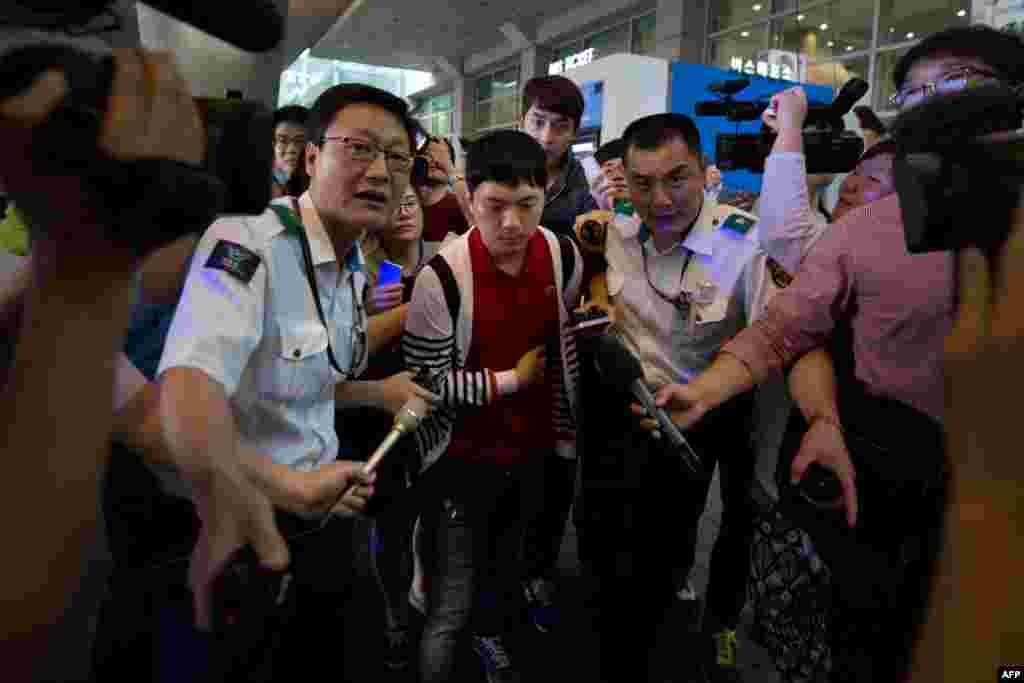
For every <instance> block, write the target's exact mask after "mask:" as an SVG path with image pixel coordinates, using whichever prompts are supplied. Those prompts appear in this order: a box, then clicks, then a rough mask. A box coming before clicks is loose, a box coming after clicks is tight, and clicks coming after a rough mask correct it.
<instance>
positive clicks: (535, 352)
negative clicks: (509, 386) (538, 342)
mask: <svg viewBox="0 0 1024 683" xmlns="http://www.w3.org/2000/svg"><path fill="white" fill-rule="evenodd" d="M546 366H547V357H546V354H545V353H544V347H543V346H536V347H534V348H532V349H530V350H529V351H527V352H526V353H525V354H523V357H522V358H520V359H519V362H518V363H516V379H517V380H518V381H519V388H520V389H522V388H524V387H528V386H530V385H532V384H536V383H538V382H542V381H544V370H545V368H546Z"/></svg>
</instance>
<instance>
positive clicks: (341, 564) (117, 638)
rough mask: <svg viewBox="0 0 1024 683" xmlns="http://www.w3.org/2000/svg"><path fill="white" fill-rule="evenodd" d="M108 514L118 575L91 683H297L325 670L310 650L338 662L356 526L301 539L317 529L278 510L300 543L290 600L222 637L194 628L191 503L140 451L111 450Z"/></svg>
mask: <svg viewBox="0 0 1024 683" xmlns="http://www.w3.org/2000/svg"><path fill="white" fill-rule="evenodd" d="M104 511H105V517H106V520H107V527H108V536H109V538H110V545H111V552H112V554H113V556H114V565H115V569H114V575H113V577H112V579H111V583H110V597H109V599H108V601H107V602H106V604H104V606H103V608H102V609H101V614H100V621H99V624H98V627H97V637H96V644H95V646H94V653H93V662H94V664H93V670H94V679H95V680H97V681H106V680H117V679H118V678H127V679H129V680H153V681H168V682H170V681H175V682H177V681H182V680H192V681H207V680H210V681H214V680H215V681H234V680H238V681H275V680H294V679H295V678H297V677H301V676H302V675H303V674H308V675H310V676H312V675H313V674H315V673H317V672H319V671H322V662H318V661H317V660H316V658H314V657H310V656H309V655H310V653H312V652H331V653H332V655H331V657H332V661H333V662H334V663H335V665H339V661H340V659H341V657H340V655H339V654H338V649H339V648H338V643H339V640H340V639H341V627H342V625H343V623H344V620H345V619H351V615H347V614H345V611H344V608H345V605H346V604H347V597H348V592H349V587H350V576H351V571H352V570H351V566H352V560H351V548H352V523H351V521H349V520H343V519H336V520H334V521H332V522H331V523H330V524H329V525H328V526H327V527H326V529H324V530H323V531H322V532H319V533H314V534H311V535H308V536H304V537H302V538H297V539H295V538H294V537H295V536H297V535H298V534H300V533H301V532H302V531H305V530H308V529H310V528H312V526H311V524H310V523H308V522H305V521H303V520H299V519H297V518H295V517H294V516H291V515H286V514H283V513H278V526H279V528H280V530H281V531H282V533H284V534H285V536H286V537H287V538H290V539H294V540H290V541H289V549H290V551H291V554H292V563H291V567H290V571H291V573H292V577H293V580H292V584H291V591H292V593H291V598H290V600H289V602H288V603H287V606H286V608H285V609H282V610H280V611H278V612H276V613H274V614H271V615H262V614H261V615H260V620H259V623H253V624H247V626H251V628H243V629H238V630H235V629H233V630H232V633H233V634H234V635H233V636H231V637H224V636H217V635H211V634H207V633H201V632H199V631H197V630H196V629H195V628H194V626H193V614H192V594H191V591H190V590H189V588H188V585H187V570H188V560H187V558H188V556H189V554H190V553H191V549H192V547H193V545H194V544H195V539H196V537H197V532H198V529H199V523H198V520H197V519H196V517H195V514H194V512H193V511H192V506H191V505H190V504H189V503H188V501H185V500H182V499H179V498H176V497H173V496H168V495H167V494H165V493H163V492H162V491H161V490H160V488H159V485H158V483H157V482H156V480H155V478H154V477H153V475H152V474H151V473H150V472H149V471H148V470H147V469H146V468H145V466H144V465H142V464H141V462H140V461H139V460H138V457H137V456H136V455H135V454H134V453H131V452H129V451H124V450H115V453H114V454H113V457H112V458H111V461H110V465H109V467H108V471H107V475H106V481H105V482H104ZM176 558H179V559H178V561H174V560H175V559H176ZM264 617H266V618H264ZM339 666H340V665H339Z"/></svg>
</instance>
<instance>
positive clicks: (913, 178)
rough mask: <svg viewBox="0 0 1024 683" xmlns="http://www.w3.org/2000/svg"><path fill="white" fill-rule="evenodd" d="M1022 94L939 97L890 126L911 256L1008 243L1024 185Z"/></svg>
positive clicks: (972, 92) (983, 91)
mask: <svg viewBox="0 0 1024 683" xmlns="http://www.w3.org/2000/svg"><path fill="white" fill-rule="evenodd" d="M1022 103H1024V99H1022V88H1021V87H1020V86H1009V85H1006V84H997V85H984V86H978V87H976V88H971V89H968V90H965V91H963V92H960V93H957V94H955V95H945V96H942V97H934V98H932V99H930V100H927V101H925V102H924V103H923V104H921V105H920V106H917V107H914V108H913V109H909V110H907V111H906V112H904V113H903V114H901V115H900V117H899V118H898V119H897V120H896V121H895V122H894V124H893V126H892V128H891V134H892V137H893V140H895V142H896V145H897V148H898V151H897V155H896V159H895V161H894V162H893V174H894V176H895V181H896V192H897V193H898V194H899V197H900V208H901V210H902V212H903V227H904V231H905V233H906V240H907V250H908V251H910V252H911V253H921V252H929V251H944V250H950V249H961V248H963V247H965V246H969V245H976V246H978V247H982V248H989V249H991V248H994V247H997V246H998V245H1000V244H1002V243H1003V242H1005V241H1006V238H1007V235H1008V234H1009V230H1010V225H1011V211H1012V210H1013V208H1014V207H1016V206H1017V205H1018V204H1019V202H1020V191H1021V186H1022V185H1024V133H1021V132H1020V131H1019V130H1018V129H1019V128H1020V127H1021V123H1022V121H1024V117H1022V111H1024V107H1022Z"/></svg>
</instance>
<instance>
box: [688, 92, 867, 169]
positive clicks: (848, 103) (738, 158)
mask: <svg viewBox="0 0 1024 683" xmlns="http://www.w3.org/2000/svg"><path fill="white" fill-rule="evenodd" d="M748 85H750V81H749V80H748V79H745V78H741V79H736V80H733V81H722V82H719V83H714V84H712V85H710V86H709V87H708V90H709V91H711V92H713V93H715V94H716V95H718V96H719V99H718V100H709V101H706V102H698V103H697V105H696V107H695V111H696V114H697V116H724V117H725V118H726V119H727V120H729V121H736V122H740V121H756V120H757V119H759V118H760V117H761V114H763V113H764V111H765V109H767V108H768V106H769V104H770V103H769V101H768V100H756V101H755V100H745V101H744V100H736V99H734V97H733V96H734V95H736V94H737V93H739V92H741V91H742V90H743V89H744V88H746V87H747V86H748ZM867 91H868V84H867V82H866V81H864V80H861V79H859V78H853V79H850V80H849V81H847V83H846V85H844V86H843V88H842V90H840V91H839V94H838V95H836V98H835V100H833V102H832V104H824V105H823V104H811V105H809V106H808V109H807V120H806V122H805V123H804V130H803V142H804V156H805V158H806V163H807V172H808V173H846V172H848V171H850V170H852V169H853V167H854V166H856V165H857V160H858V159H860V156H861V154H863V153H864V141H863V140H861V138H860V136H858V135H857V134H856V133H851V132H848V131H846V130H845V127H846V126H845V124H844V123H843V116H845V115H846V113H847V112H849V111H850V109H852V108H853V105H854V104H856V103H857V100H859V99H860V98H861V97H863V96H864V94H865V93H866V92H867ZM775 137H776V136H775V133H773V132H772V131H771V130H769V129H768V128H767V127H763V129H762V131H761V132H760V133H719V134H718V137H717V139H716V141H715V163H716V165H717V166H718V168H719V169H721V170H723V171H742V170H746V171H751V172H753V173H764V164H765V160H766V159H767V158H768V155H769V154H770V153H771V150H772V145H773V144H775Z"/></svg>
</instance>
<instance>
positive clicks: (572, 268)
mask: <svg viewBox="0 0 1024 683" xmlns="http://www.w3.org/2000/svg"><path fill="white" fill-rule="evenodd" d="M558 248H559V249H561V250H562V289H565V288H566V287H568V286H569V282H570V281H571V280H572V276H573V275H574V274H575V273H576V254H575V253H574V251H573V248H572V241H571V240H570V239H569V238H568V237H565V236H564V235H559V236H558Z"/></svg>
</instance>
